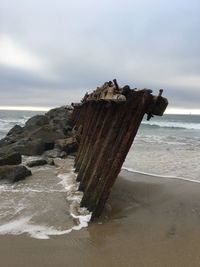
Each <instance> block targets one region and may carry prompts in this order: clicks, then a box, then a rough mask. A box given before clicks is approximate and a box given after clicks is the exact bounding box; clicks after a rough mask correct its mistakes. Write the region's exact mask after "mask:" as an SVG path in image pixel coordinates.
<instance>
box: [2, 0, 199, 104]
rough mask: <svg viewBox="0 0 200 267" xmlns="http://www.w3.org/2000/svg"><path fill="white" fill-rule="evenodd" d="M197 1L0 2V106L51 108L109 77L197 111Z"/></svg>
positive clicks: (64, 0)
mask: <svg viewBox="0 0 200 267" xmlns="http://www.w3.org/2000/svg"><path fill="white" fill-rule="evenodd" d="M199 12H200V1H199V0H190V1H188V0H182V1H181V0H177V1H172V0H168V1H165V0H140V1H139V0H130V1H129V0H123V1H121V0H119V1H114V0H111V1H109V0H107V1H105V0H101V1H94V0H84V1H82V0H73V1H67V0H57V1H50V0H42V1H41V0H40V1H39V0H28V1H27V0H15V1H11V0H0V96H1V97H0V106H4V105H14V106H17V105H19V106H57V105H62V104H66V103H70V102H72V101H78V100H79V99H80V98H82V96H83V95H84V93H85V91H86V90H93V89H95V88H96V86H98V85H101V84H102V83H103V82H104V81H107V80H111V79H113V78H117V79H118V82H119V84H120V85H124V84H130V85H131V86H132V87H133V88H134V87H138V88H143V87H148V88H151V89H154V93H155V94H157V92H158V89H159V88H164V89H165V96H167V97H168V98H169V101H170V106H171V107H177V108H194V109H198V108H199V109H200V105H199V103H200V60H199V58H200V49H199V47H200V34H199V33H200V16H199Z"/></svg>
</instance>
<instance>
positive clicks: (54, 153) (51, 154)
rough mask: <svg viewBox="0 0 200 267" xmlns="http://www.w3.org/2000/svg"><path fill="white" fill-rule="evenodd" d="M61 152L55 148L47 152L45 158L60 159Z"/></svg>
mask: <svg viewBox="0 0 200 267" xmlns="http://www.w3.org/2000/svg"><path fill="white" fill-rule="evenodd" d="M60 153H61V150H60V149H58V148H54V149H52V150H49V151H45V152H44V154H43V156H44V157H45V158H46V157H47V158H59V157H60Z"/></svg>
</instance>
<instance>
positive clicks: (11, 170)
mask: <svg viewBox="0 0 200 267" xmlns="http://www.w3.org/2000/svg"><path fill="white" fill-rule="evenodd" d="M30 175H32V173H31V171H30V170H29V169H27V168H26V167H25V166H21V165H20V166H7V165H6V166H2V167H0V180H3V179H6V180H8V181H10V182H18V181H20V180H23V179H25V178H26V177H27V176H30Z"/></svg>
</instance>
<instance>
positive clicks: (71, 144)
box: [55, 137, 78, 154]
mask: <svg viewBox="0 0 200 267" xmlns="http://www.w3.org/2000/svg"><path fill="white" fill-rule="evenodd" d="M55 145H56V146H57V147H58V148H60V149H61V150H63V151H65V152H66V153H67V154H70V153H73V152H75V151H77V148H78V143H77V139H76V138H75V137H69V138H66V139H58V140H56V142H55Z"/></svg>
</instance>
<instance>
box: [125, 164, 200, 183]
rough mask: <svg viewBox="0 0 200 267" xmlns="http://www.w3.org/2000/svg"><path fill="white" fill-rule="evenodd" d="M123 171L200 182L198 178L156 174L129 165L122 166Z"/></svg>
mask: <svg viewBox="0 0 200 267" xmlns="http://www.w3.org/2000/svg"><path fill="white" fill-rule="evenodd" d="M122 171H127V172H130V173H133V174H142V175H146V176H150V177H157V178H161V179H162V178H163V179H177V180H181V181H186V182H193V183H200V180H196V179H190V178H186V177H179V176H173V175H160V174H155V173H149V172H142V171H136V170H134V169H132V168H129V167H122V170H121V172H122Z"/></svg>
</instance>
